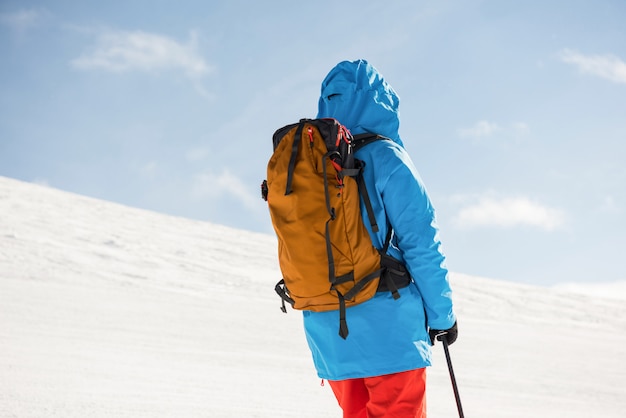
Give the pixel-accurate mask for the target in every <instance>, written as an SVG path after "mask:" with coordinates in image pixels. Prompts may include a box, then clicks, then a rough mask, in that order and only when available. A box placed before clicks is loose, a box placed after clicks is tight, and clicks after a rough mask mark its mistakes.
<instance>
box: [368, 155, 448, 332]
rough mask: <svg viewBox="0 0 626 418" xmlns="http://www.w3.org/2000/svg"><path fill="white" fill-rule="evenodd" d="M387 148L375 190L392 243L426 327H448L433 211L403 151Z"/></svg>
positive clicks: (443, 270)
mask: <svg viewBox="0 0 626 418" xmlns="http://www.w3.org/2000/svg"><path fill="white" fill-rule="evenodd" d="M388 150H389V148H388ZM390 151H392V152H386V153H385V154H386V155H385V157H384V158H383V159H382V160H383V161H382V163H383V164H384V165H385V166H386V169H384V170H383V171H384V172H385V174H386V175H385V176H384V177H383V180H382V181H381V182H380V183H378V184H377V189H378V192H379V193H380V197H381V198H382V202H383V206H384V211H385V212H386V216H387V220H388V221H389V223H390V224H391V227H392V228H393V230H394V241H393V243H394V245H395V246H397V248H398V250H399V251H400V253H401V255H402V258H403V260H404V262H405V263H406V266H407V268H408V270H409V272H410V273H411V276H412V277H413V280H414V281H415V284H416V285H417V287H418V289H419V291H420V294H421V295H422V299H423V303H424V307H425V311H426V318H427V324H428V326H429V327H430V328H433V329H448V328H450V327H451V326H452V325H453V324H454V322H455V320H456V318H455V314H454V310H453V305H452V291H451V288H450V283H449V280H448V269H447V267H446V265H445V261H446V260H445V256H444V254H443V252H442V249H441V241H440V238H439V228H438V226H437V222H436V218H435V211H434V208H433V207H432V204H431V201H430V199H429V197H428V193H427V191H426V188H425V186H424V184H423V182H422V180H421V177H420V175H419V174H418V172H417V170H416V168H415V166H414V164H413V162H412V161H411V159H410V157H409V156H408V154H407V153H406V151H405V150H404V149H403V148H400V147H394V148H393V149H391V150H390ZM378 157H380V155H379V156H378ZM379 174H380V173H379Z"/></svg>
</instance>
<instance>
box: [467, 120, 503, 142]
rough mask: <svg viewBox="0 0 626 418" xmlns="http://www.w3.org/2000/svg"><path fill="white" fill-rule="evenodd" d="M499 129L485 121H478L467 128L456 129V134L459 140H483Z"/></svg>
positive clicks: (494, 124)
mask: <svg viewBox="0 0 626 418" xmlns="http://www.w3.org/2000/svg"><path fill="white" fill-rule="evenodd" d="M498 129H499V127H498V125H497V124H496V123H493V122H489V121H486V120H481V121H478V122H476V123H475V124H474V126H471V127H469V128H460V129H457V133H458V135H459V136H460V137H461V138H474V139H479V138H484V137H487V136H490V135H491V134H493V133H494V132H496V131H497V130H498Z"/></svg>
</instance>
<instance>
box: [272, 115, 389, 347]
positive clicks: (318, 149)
mask: <svg viewBox="0 0 626 418" xmlns="http://www.w3.org/2000/svg"><path fill="white" fill-rule="evenodd" d="M374 137H375V135H374ZM273 143H274V153H273V155H272V157H271V158H270V160H269V163H268V165H267V180H265V181H264V182H263V185H262V189H263V197H264V199H265V200H266V201H267V204H268V206H269V211H270V215H271V219H272V223H273V226H274V230H275V231H276V236H277V238H278V260H279V264H280V269H281V272H282V275H283V279H282V280H281V281H280V282H278V284H277V285H276V292H277V293H278V294H279V295H280V296H281V298H282V300H283V305H282V310H283V312H286V309H285V301H286V302H289V303H290V304H291V305H292V307H293V308H294V309H298V310H311V311H318V312H320V311H329V310H339V314H340V325H339V335H340V336H341V337H342V338H346V337H347V335H348V327H347V322H346V308H347V307H350V306H353V305H357V304H359V303H362V302H365V301H366V300H368V299H370V298H371V297H373V296H374V294H375V293H376V291H377V290H378V288H379V280H380V277H381V273H382V272H383V269H382V268H381V253H379V251H378V250H377V249H376V248H375V247H374V245H373V244H372V241H371V239H370V236H369V234H368V232H367V229H366V228H365V225H364V223H363V220H362V217H361V207H360V195H363V197H364V199H366V207H368V208H369V207H370V205H369V199H368V198H367V190H366V189H365V184H364V183H363V182H362V178H361V176H360V172H361V167H360V163H359V162H358V161H357V160H355V159H354V155H353V154H354V148H353V147H354V144H353V137H352V135H351V134H350V132H349V131H348V130H347V129H346V128H345V127H344V126H342V125H341V124H340V123H339V122H337V121H336V120H335V119H302V120H300V122H298V123H295V124H291V125H287V126H285V127H283V128H281V129H279V130H277V131H276V133H275V134H274V136H273ZM368 212H369V213H368V215H369V219H370V221H371V223H372V229H373V230H374V231H377V230H378V227H377V225H376V223H375V219H374V217H373V215H372V214H371V212H370V211H369V210H368ZM389 230H391V228H389ZM390 237H391V234H390V233H389V234H388V236H387V240H386V241H387V242H386V243H385V248H384V250H383V252H382V254H385V252H386V250H387V246H388V245H389V239H390ZM383 257H384V256H383ZM387 258H388V257H387ZM392 287H393V288H395V287H396V286H393V284H392ZM389 290H391V291H392V292H393V291H394V290H395V292H393V293H394V297H395V298H397V297H399V295H398V293H397V289H389Z"/></svg>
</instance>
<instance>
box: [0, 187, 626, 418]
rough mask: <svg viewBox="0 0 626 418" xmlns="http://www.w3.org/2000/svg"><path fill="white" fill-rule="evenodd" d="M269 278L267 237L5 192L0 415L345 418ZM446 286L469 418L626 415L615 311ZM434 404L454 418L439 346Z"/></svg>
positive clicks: (543, 296) (294, 315) (624, 350)
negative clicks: (457, 333) (456, 329)
mask: <svg viewBox="0 0 626 418" xmlns="http://www.w3.org/2000/svg"><path fill="white" fill-rule="evenodd" d="M511 268H515V266H511ZM278 278H279V272H278V269H277V265H276V259H275V240H274V238H273V237H271V236H267V235H262V234H254V233H250V232H246V231H240V230H234V229H229V228H225V227H221V226H216V225H212V224H209V223H203V222H197V221H191V220H187V219H181V218H174V217H168V216H164V215H160V214H155V213H152V212H147V211H142V210H138V209H134V208H128V207H124V206H120V205H116V204H112V203H108V202H103V201H98V200H94V199H89V198H85V197H81V196H76V195H72V194H69V193H64V192H60V191H58V190H54V189H50V188H46V187H42V186H37V185H33V184H28V183H21V182H17V181H14V180H10V179H6V178H2V177H0V417H20V418H22V417H81V418H82V417H129V418H130V417H133V418H135V417H237V418H240V417H263V418H266V417H267V418H269V417H272V418H275V417H303V418H306V417H311V418H313V417H316V418H319V417H339V416H341V413H340V411H339V409H338V407H337V406H336V403H335V401H334V398H333V396H332V393H331V391H330V387H329V386H328V385H325V386H320V379H318V378H317V377H316V376H315V372H314V369H313V366H312V362H311V360H310V357H309V352H308V349H307V348H306V345H305V342H304V336H303V333H302V330H301V323H300V315H299V313H298V312H294V311H291V312H290V313H289V314H288V315H284V314H282V313H281V312H280V310H279V309H278V306H279V301H278V299H277V297H276V296H275V294H274V292H273V285H274V283H275V282H276V280H277V279H278ZM565 279H566V278H564V281H565ZM452 280H453V287H454V289H455V301H456V303H457V313H458V315H459V318H460V319H459V327H460V336H459V340H458V342H457V343H456V344H454V345H453V346H452V347H451V354H452V359H453V363H454V367H455V372H456V375H457V380H458V383H459V388H460V393H461V398H462V400H463V406H464V409H465V415H466V417H468V418H469V417H480V418H489V417H494V418H496V417H498V418H501V417H520V418H521V417H524V418H527V417H533V418H542V417H546V418H554V417H568V418H577V417H580V418H583V417H584V418H590V417H601V418H610V417H615V418H618V417H624V416H625V414H626V413H625V412H624V411H626V306H625V305H626V304H625V303H624V300H619V299H608V298H600V297H596V296H594V297H589V296H585V295H582V294H577V293H567V292H566V290H563V289H546V288H540V287H533V286H526V285H521V284H513V283H507V282H503V281H497V280H491V279H483V278H476V277H469V276H465V275H461V274H455V275H453V277H452ZM428 390H429V392H428V402H429V412H430V416H431V417H454V416H458V415H457V413H456V407H455V404H454V397H453V394H452V389H451V385H450V381H449V376H448V374H447V368H446V364H445V359H444V357H443V350H442V348H441V346H437V347H435V365H434V366H433V367H432V368H430V369H429V389H428Z"/></svg>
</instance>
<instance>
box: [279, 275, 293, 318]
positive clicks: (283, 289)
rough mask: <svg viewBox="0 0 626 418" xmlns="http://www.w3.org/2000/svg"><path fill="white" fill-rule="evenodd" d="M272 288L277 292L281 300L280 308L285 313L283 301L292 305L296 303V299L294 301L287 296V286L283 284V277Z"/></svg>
mask: <svg viewBox="0 0 626 418" xmlns="http://www.w3.org/2000/svg"><path fill="white" fill-rule="evenodd" d="M274 290H275V291H276V293H278V296H280V298H281V299H282V301H283V305H282V306H281V308H280V310H281V311H283V312H284V313H287V308H286V307H285V302H289V303H290V304H291V306H293V305H294V304H295V303H296V301H294V300H293V299H292V298H290V297H289V290H288V289H287V286H286V285H285V279H282V280H281V281H279V282H278V283H276V287H274Z"/></svg>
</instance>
